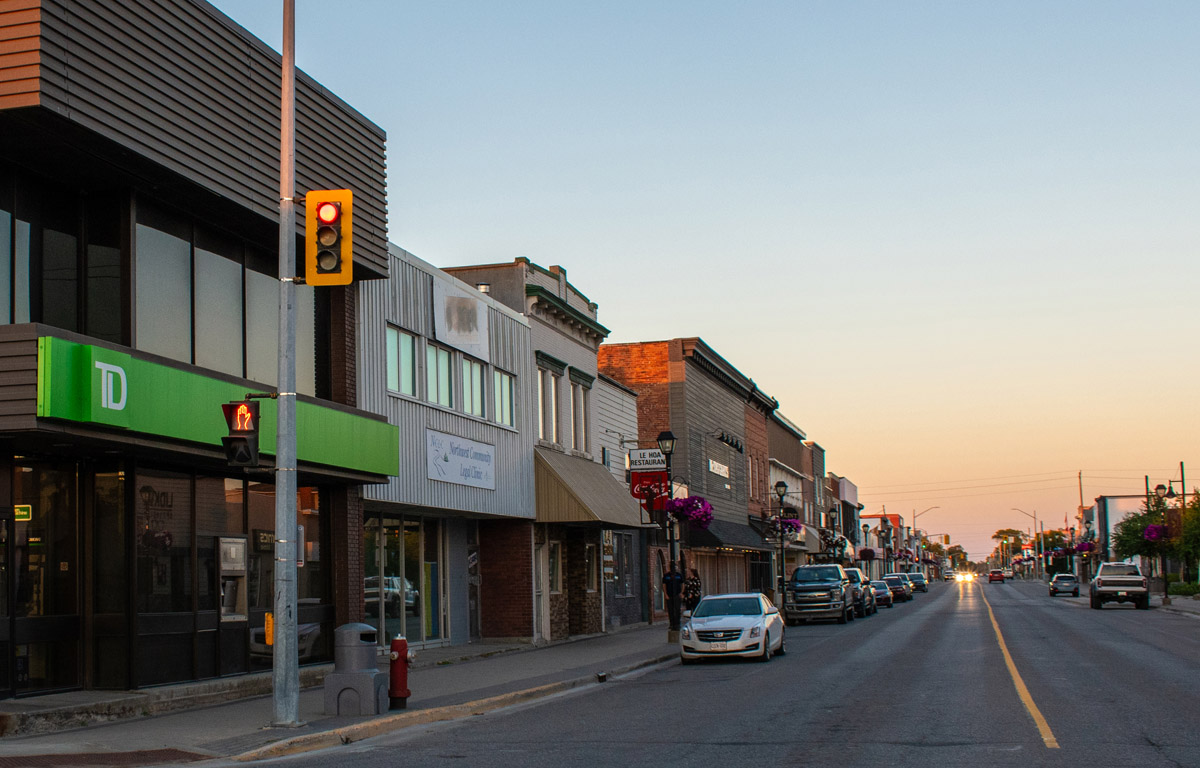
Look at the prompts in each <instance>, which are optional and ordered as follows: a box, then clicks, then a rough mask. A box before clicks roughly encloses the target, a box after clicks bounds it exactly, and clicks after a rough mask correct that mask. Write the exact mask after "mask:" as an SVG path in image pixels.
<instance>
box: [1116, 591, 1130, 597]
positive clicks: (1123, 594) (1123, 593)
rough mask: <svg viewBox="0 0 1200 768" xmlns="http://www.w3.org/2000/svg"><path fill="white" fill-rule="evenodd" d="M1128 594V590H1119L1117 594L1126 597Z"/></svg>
mask: <svg viewBox="0 0 1200 768" xmlns="http://www.w3.org/2000/svg"><path fill="white" fill-rule="evenodd" d="M1128 594H1129V593H1128V592H1118V593H1117V596H1118V597H1125V596H1126V595H1128Z"/></svg>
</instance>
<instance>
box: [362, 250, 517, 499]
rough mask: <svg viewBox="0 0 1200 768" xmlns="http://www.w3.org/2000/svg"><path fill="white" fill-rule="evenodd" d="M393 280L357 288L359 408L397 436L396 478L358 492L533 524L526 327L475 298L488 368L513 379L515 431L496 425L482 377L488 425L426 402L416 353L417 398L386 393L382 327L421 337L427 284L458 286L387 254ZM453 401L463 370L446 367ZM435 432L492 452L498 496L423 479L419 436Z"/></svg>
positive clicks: (426, 320)
mask: <svg viewBox="0 0 1200 768" xmlns="http://www.w3.org/2000/svg"><path fill="white" fill-rule="evenodd" d="M390 269H391V275H390V277H389V278H388V280H387V281H373V282H367V283H361V284H360V285H359V291H360V297H361V300H360V301H359V344H360V353H359V361H360V363H359V380H358V386H359V403H360V404H361V406H362V407H363V408H365V409H366V410H369V411H372V412H374V413H379V414H383V415H385V416H387V419H388V421H389V422H390V423H392V424H395V425H397V426H398V427H399V430H400V438H399V439H400V474H399V476H398V477H396V478H393V479H392V480H391V482H389V483H388V484H387V485H374V486H369V487H366V488H364V490H363V494H364V497H365V498H366V499H368V500H369V501H377V502H391V503H396V504H403V505H414V506H420V507H428V508H431V509H435V510H456V511H465V512H474V513H480V514H488V515H503V516H509V517H520V518H526V519H533V517H534V492H533V439H532V434H533V429H534V423H535V422H534V419H535V418H536V405H535V403H536V400H535V397H536V390H534V389H533V386H534V384H535V382H536V377H535V375H534V368H533V352H532V350H531V348H530V340H529V326H528V324H527V323H526V322H525V319H524V318H523V317H521V316H520V315H519V314H517V313H516V312H513V311H512V310H510V309H508V308H506V307H503V306H501V305H500V304H498V303H497V302H495V301H492V300H491V299H488V298H486V297H484V296H483V295H482V294H480V300H481V301H483V302H485V303H486V304H487V305H488V331H489V335H490V338H489V348H490V354H491V357H492V360H491V366H493V367H495V368H498V369H500V370H502V371H505V372H506V373H510V374H512V375H514V376H515V377H516V385H515V386H516V391H515V393H514V396H515V398H516V400H517V402H516V403H515V412H516V413H515V429H509V428H507V427H502V426H500V425H498V424H495V423H494V422H492V421H491V420H490V417H491V415H492V379H491V372H490V370H489V371H488V373H487V374H486V376H485V385H486V388H487V393H488V395H487V397H486V398H485V401H486V408H487V413H488V415H489V419H486V420H485V419H478V418H475V417H472V416H467V415H466V414H464V413H461V412H459V411H457V410H450V409H446V408H441V407H438V406H435V405H431V404H429V403H427V402H425V401H424V400H423V399H422V397H423V394H424V382H425V378H424V374H425V369H424V363H425V359H424V351H423V348H422V347H421V344H420V343H418V349H417V369H418V375H417V388H418V395H419V397H417V398H411V397H404V396H401V395H396V394H392V393H389V392H388V391H387V371H386V362H387V350H386V334H387V326H388V325H394V326H397V327H400V328H403V329H404V330H406V331H408V332H410V333H413V334H415V335H417V336H419V337H422V339H427V338H429V336H430V335H431V332H432V326H433V323H432V310H431V303H432V294H433V281H434V280H445V281H453V282H454V283H456V284H457V285H458V286H459V287H460V288H466V287H467V286H465V285H464V284H463V283H461V282H459V281H457V280H455V279H454V278H453V277H451V276H449V275H447V274H446V273H444V272H442V271H441V270H439V269H437V268H436V267H433V266H432V265H429V264H427V263H425V262H423V261H421V260H420V259H418V258H416V257H415V256H413V255H412V254H410V253H408V252H406V251H404V250H403V249H400V248H396V247H394V246H393V248H392V256H391V267H390ZM451 367H452V371H453V376H454V389H455V402H460V394H461V391H462V388H461V387H462V382H461V373H462V371H461V367H460V365H459V359H458V358H456V359H455V362H454V364H453V365H452V366H451ZM426 428H429V429H435V430H437V431H439V432H445V433H447V434H451V435H458V436H461V437H465V438H467V439H469V440H475V441H477V442H481V443H487V444H489V445H494V446H495V447H496V452H495V455H496V477H497V480H496V490H494V491H492V490H487V489H479V488H471V487H468V486H463V485H456V484H453V483H444V482H438V481H433V480H430V479H428V477H427V467H426V458H425V457H426V447H425V430H426Z"/></svg>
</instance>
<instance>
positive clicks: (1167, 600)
mask: <svg viewBox="0 0 1200 768" xmlns="http://www.w3.org/2000/svg"><path fill="white" fill-rule="evenodd" d="M1149 484H1150V478H1149V477H1147V478H1146V485H1149ZM1154 495H1155V496H1157V497H1158V500H1159V502H1160V503H1161V504H1162V526H1163V536H1162V538H1161V539H1159V540H1158V542H1157V544H1158V571H1159V573H1160V574H1162V581H1163V596H1162V604H1163V605H1170V604H1171V596H1170V594H1168V592H1167V590H1168V585H1167V551H1166V544H1167V531H1168V528H1167V503H1166V501H1164V499H1165V498H1166V496H1167V486H1165V485H1163V484H1162V483H1159V484H1158V485H1156V486H1154ZM1171 495H1172V496H1174V493H1172V494H1171ZM1147 502H1149V499H1147ZM1148 506H1149V504H1147V507H1148ZM1146 511H1147V512H1149V511H1150V510H1149V509H1147V510H1146Z"/></svg>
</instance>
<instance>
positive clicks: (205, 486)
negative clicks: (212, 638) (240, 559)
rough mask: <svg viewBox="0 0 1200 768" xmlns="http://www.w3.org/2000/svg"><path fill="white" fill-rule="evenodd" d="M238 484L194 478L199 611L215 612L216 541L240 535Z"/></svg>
mask: <svg viewBox="0 0 1200 768" xmlns="http://www.w3.org/2000/svg"><path fill="white" fill-rule="evenodd" d="M242 529H243V525H242V481H241V480H233V479H227V478H223V477H197V478H196V536H197V545H198V549H197V556H198V557H199V559H200V584H198V585H197V589H196V594H197V597H198V607H199V609H200V610H202V611H215V610H216V609H217V597H216V596H217V595H218V594H219V586H218V583H217V571H218V569H219V567H220V566H219V563H218V557H217V539H218V538H219V537H221V536H226V535H229V534H235V535H236V534H241V533H242V532H243V530H242Z"/></svg>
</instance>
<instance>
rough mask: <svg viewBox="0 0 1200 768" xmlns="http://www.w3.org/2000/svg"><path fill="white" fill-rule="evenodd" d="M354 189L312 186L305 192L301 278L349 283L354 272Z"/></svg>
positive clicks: (320, 282)
mask: <svg viewBox="0 0 1200 768" xmlns="http://www.w3.org/2000/svg"><path fill="white" fill-rule="evenodd" d="M353 229H354V193H353V192H351V191H350V190H348V189H314V190H311V191H310V192H309V193H308V194H307V195H305V196H304V262H305V266H304V282H306V283H307V284H308V285H349V284H350V281H351V279H352V278H353V274H354V256H353V247H354V232H353Z"/></svg>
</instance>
